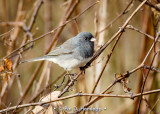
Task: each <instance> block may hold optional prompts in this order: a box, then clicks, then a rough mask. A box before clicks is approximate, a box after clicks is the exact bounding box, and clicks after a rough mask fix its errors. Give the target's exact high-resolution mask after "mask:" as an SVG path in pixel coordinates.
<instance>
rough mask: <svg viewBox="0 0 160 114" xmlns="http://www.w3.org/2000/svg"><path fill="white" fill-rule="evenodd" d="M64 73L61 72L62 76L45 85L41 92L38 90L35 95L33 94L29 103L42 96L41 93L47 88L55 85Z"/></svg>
mask: <svg viewBox="0 0 160 114" xmlns="http://www.w3.org/2000/svg"><path fill="white" fill-rule="evenodd" d="M65 73H66V72H63V73H62V74H60V75H59V76H58V77H57V78H56V79H55V80H54V81H52V82H51V83H49V84H48V85H46V87H44V88H43V89H42V90H40V91H39V92H38V93H37V94H35V95H34V96H33V97H32V98H31V99H30V100H29V103H30V102H32V101H34V100H35V99H36V98H37V97H38V96H39V95H40V94H42V92H43V91H45V90H46V89H47V88H49V87H50V86H51V85H53V84H55V83H56V82H57V81H58V80H59V79H60V78H61V77H62V76H63V75H64V74H65Z"/></svg>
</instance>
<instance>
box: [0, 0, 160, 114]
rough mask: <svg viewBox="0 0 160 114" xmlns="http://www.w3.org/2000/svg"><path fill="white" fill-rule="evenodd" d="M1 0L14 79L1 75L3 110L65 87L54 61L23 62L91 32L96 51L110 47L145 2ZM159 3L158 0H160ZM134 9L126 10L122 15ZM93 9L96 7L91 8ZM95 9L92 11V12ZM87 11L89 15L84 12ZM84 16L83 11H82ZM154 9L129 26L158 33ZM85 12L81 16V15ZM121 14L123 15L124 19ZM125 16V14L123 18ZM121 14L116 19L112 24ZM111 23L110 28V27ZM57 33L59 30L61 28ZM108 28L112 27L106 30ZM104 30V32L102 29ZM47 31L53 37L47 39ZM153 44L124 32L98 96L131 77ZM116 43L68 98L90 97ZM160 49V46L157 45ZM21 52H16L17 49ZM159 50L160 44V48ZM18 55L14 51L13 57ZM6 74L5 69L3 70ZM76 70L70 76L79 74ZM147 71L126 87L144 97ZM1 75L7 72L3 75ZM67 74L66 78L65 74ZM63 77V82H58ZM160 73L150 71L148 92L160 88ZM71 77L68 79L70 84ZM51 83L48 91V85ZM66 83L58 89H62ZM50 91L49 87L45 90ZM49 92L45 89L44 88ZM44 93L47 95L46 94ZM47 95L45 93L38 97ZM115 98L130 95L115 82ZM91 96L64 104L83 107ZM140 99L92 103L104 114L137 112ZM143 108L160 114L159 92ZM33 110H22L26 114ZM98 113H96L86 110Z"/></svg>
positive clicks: (4, 50)
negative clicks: (118, 78)
mask: <svg viewBox="0 0 160 114" xmlns="http://www.w3.org/2000/svg"><path fill="white" fill-rule="evenodd" d="M77 1H78V2H76V0H44V1H42V0H34V1H33V0H0V59H1V61H0V64H1V65H2V66H3V64H4V61H5V60H4V59H3V58H4V57H5V58H8V59H9V60H10V61H11V66H12V69H10V72H11V73H12V75H11V76H10V75H8V74H6V75H7V77H8V78H6V75H5V76H4V75H1V77H0V93H1V97H0V108H1V109H4V108H7V107H10V106H15V105H17V104H25V103H31V102H38V101H39V99H40V98H41V97H42V96H45V95H46V94H47V93H49V92H52V91H54V90H55V87H57V86H56V85H59V84H61V82H62V80H63V73H64V70H63V68H61V67H59V66H58V65H56V64H54V63H51V62H47V61H45V62H43V63H41V62H32V63H25V64H20V65H19V62H20V61H23V60H27V59H30V58H36V57H40V56H43V55H44V54H46V53H48V51H49V50H51V49H54V48H55V47H56V46H58V45H60V44H62V43H63V42H64V41H66V40H67V39H69V38H72V37H74V36H75V35H77V34H78V33H79V32H82V31H88V32H91V33H92V34H93V35H95V37H96V39H97V42H96V47H95V51H97V50H98V49H99V48H100V47H101V46H103V45H104V44H105V42H107V41H108V40H109V39H111V37H112V36H113V35H114V34H115V33H116V32H117V31H118V30H119V27H121V26H122V25H123V24H124V22H125V21H126V20H127V18H128V17H129V16H130V15H131V13H132V12H133V11H134V10H135V9H136V8H137V7H138V5H139V4H140V3H141V2H140V0H137V1H134V2H132V3H131V4H130V1H131V0H118V1H117V0H100V2H98V3H96V4H95V2H96V0H77ZM157 1H158V0H157ZM157 1H156V0H151V3H152V4H153V5H156V4H158V3H157ZM128 4H130V5H129V8H128V9H127V12H126V13H124V14H121V13H122V12H123V11H124V10H125V8H126V7H127V6H128ZM90 6H91V7H90ZM88 7H90V8H89V9H87V8H88ZM83 11H85V12H83ZM81 12H83V13H81ZM153 13H154V12H153V9H152V8H151V7H150V6H148V5H146V4H145V5H144V6H143V7H142V8H141V9H140V10H139V11H138V12H137V13H136V15H135V16H134V17H133V18H132V19H131V21H130V23H129V25H132V26H133V27H135V28H137V29H138V30H141V31H143V32H145V33H147V34H149V35H151V36H153V37H154V36H156V35H155V29H154V26H153V24H154V23H155V21H154V20H153V18H154V16H153ZM79 14H81V15H79ZM120 14H121V15H120ZM119 15H120V16H119ZM75 16H78V17H76V19H73V20H72V21H71V22H69V23H68V24H66V25H65V26H63V27H61V26H60V25H62V24H64V23H66V21H67V20H70V19H72V18H74V17H75ZM117 16H119V17H118V18H117V20H116V21H115V22H114V23H111V21H113V20H114V19H115V18H116V17H117ZM108 24H110V26H108ZM57 27H58V29H56V30H55V31H54V32H53V31H52V32H51V30H54V29H55V28H57ZM106 27H107V28H106ZM102 30H103V31H102ZM46 33H48V35H45V34H46ZM41 35H45V36H44V37H41V38H40V39H38V40H35V41H34V42H33V43H28V44H27V45H25V46H23V45H24V44H25V43H26V42H30V41H32V40H33V39H36V38H38V37H40V36H41ZM152 42H153V40H152V39H150V38H148V37H147V36H145V35H143V34H141V33H139V32H137V31H135V30H131V29H125V31H124V32H123V35H122V36H121V38H120V40H119V42H118V44H117V45H116V47H115V49H114V51H113V54H112V56H111V58H110V60H109V62H108V63H107V66H106V68H105V70H104V72H103V74H102V77H101V79H100V81H99V83H98V85H97V87H96V90H95V92H94V93H101V92H102V91H103V90H105V89H106V88H107V87H108V86H109V84H111V83H112V82H113V81H114V79H115V74H116V73H121V74H123V73H126V72H127V71H130V70H132V69H134V68H136V67H137V66H138V65H139V64H140V63H141V62H142V61H143V59H144V57H145V56H146V53H147V52H148V50H149V49H150V46H151V44H152ZM113 44H114V42H112V43H111V44H110V45H109V46H108V47H107V48H106V49H105V50H104V51H103V53H102V54H101V55H100V56H99V57H98V58H97V59H96V60H95V61H94V62H93V63H92V64H91V66H90V67H89V68H87V69H86V73H85V75H84V76H80V77H79V78H78V80H77V81H76V82H75V83H74V85H73V86H72V87H71V88H70V89H69V92H67V93H65V94H64V95H63V96H67V95H72V94H74V93H77V92H82V93H91V92H92V90H93V87H94V86H95V83H96V80H97V79H98V76H99V75H100V73H101V71H102V69H103V68H104V65H105V62H106V60H107V57H108V54H109V53H110V51H111V49H112V46H113ZM157 45H159V43H157ZM21 46H23V47H22V48H21V49H19V50H17V51H15V50H16V49H18V48H20V47H21ZM158 47H159V46H157V49H158ZM13 51H15V52H14V53H12V52H13ZM158 57H159V55H157V56H156V59H155V61H154V63H153V66H154V67H156V68H159V62H160V59H158ZM152 59H153V52H152V53H151V55H150V56H149V57H148V59H147V61H146V62H145V64H146V65H148V66H149V65H150V63H151V61H152ZM0 71H2V70H0ZM78 72H79V71H77V70H73V71H72V72H71V73H78ZM146 73H147V70H145V69H141V70H138V71H136V72H134V73H133V74H132V75H130V77H129V78H128V79H127V82H128V83H127V87H129V88H130V89H131V92H133V94H136V93H140V90H141V86H142V82H143V76H144V75H145V74H146ZM1 74H2V72H1ZM61 75H62V76H61ZM57 77H58V79H57ZM159 81H160V75H159V73H157V72H153V71H150V74H149V76H148V78H147V81H146V85H145V89H144V91H149V90H153V89H158V88H159V87H160V84H159ZM66 82H67V79H65V82H64V83H66ZM49 83H52V84H50V85H49V86H48V88H46V86H47V85H48V84H49ZM64 86H65V85H64V84H63V85H62V86H61V87H59V88H57V89H56V91H61V90H62V89H63V87H64ZM44 88H45V89H44ZM43 89H44V90H43ZM42 90H43V91H42ZM40 91H42V92H41V93H40V94H38V93H39V92H40ZM107 92H108V93H109V92H111V94H118V95H119V94H123V95H130V94H129V93H125V92H124V90H123V86H122V85H121V84H120V83H117V84H115V85H114V86H113V87H112V88H111V89H110V90H109V91H107ZM88 100H89V97H88V96H87V97H75V98H71V99H67V100H64V101H63V103H64V106H68V107H73V106H77V107H81V106H84V105H85V104H87V103H88ZM138 101H139V99H138V98H135V99H134V100H131V99H129V98H115V97H108V98H107V97H106V98H103V99H101V100H99V101H97V102H96V103H94V104H93V105H92V107H98V108H102V109H104V108H107V109H106V110H103V111H101V112H99V113H102V114H105V113H113V114H114V113H131V114H132V113H135V112H137V107H138ZM142 101H143V102H142V104H141V109H140V111H141V113H148V112H151V113H158V112H160V108H159V107H160V101H159V94H158V93H156V94H151V95H146V96H144V97H143V100H142ZM31 108H33V107H30V109H31ZM28 109H29V108H22V110H18V112H19V113H24V112H26V111H27V110H28ZM86 113H95V112H86Z"/></svg>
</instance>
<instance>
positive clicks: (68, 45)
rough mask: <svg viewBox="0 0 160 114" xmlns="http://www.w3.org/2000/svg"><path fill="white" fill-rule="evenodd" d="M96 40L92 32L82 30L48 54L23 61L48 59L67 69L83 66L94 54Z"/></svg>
mask: <svg viewBox="0 0 160 114" xmlns="http://www.w3.org/2000/svg"><path fill="white" fill-rule="evenodd" d="M94 41H96V38H94V36H93V35H92V34H91V33H90V32H81V33H79V34H78V35H77V36H75V37H73V38H70V39H68V40H67V41H65V42H64V43H63V44H62V45H60V46H58V47H56V48H55V49H53V50H51V51H50V52H49V53H48V54H46V55H44V56H42V57H38V58H33V59H29V60H25V61H22V62H21V63H26V62H33V61H41V60H48V61H51V62H54V63H56V64H58V65H59V66H60V67H62V68H64V69H65V70H66V71H70V70H72V69H76V68H81V67H83V66H84V65H85V64H86V63H87V62H89V60H90V59H91V57H92V56H93V54H94Z"/></svg>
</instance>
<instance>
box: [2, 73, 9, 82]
mask: <svg viewBox="0 0 160 114" xmlns="http://www.w3.org/2000/svg"><path fill="white" fill-rule="evenodd" d="M1 76H2V77H3V79H4V80H5V81H6V82H8V76H7V73H6V72H4V73H2V74H1Z"/></svg>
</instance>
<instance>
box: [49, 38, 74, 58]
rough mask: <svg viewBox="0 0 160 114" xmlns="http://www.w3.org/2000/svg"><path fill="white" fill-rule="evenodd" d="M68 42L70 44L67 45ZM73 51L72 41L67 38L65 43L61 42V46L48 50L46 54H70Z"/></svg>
mask: <svg viewBox="0 0 160 114" xmlns="http://www.w3.org/2000/svg"><path fill="white" fill-rule="evenodd" d="M68 44H71V45H68ZM73 52H74V46H73V45H72V41H71V40H68V41H66V42H65V43H63V44H62V45H61V46H59V47H57V48H55V49H54V50H52V51H50V52H49V53H48V54H47V55H48V56H58V55H62V54H71V53H73Z"/></svg>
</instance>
